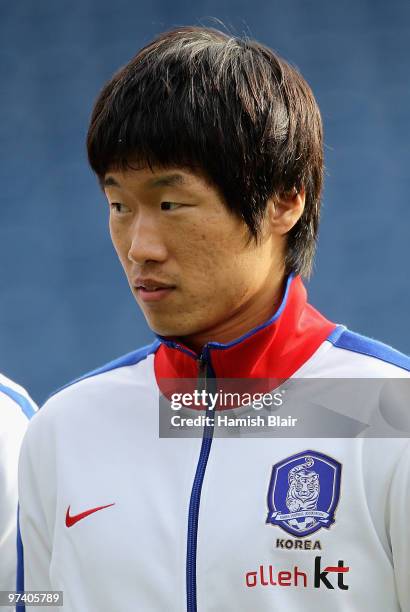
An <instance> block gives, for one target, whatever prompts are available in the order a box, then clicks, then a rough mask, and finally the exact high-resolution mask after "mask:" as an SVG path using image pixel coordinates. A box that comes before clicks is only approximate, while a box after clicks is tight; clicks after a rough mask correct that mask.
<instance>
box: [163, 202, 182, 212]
mask: <svg viewBox="0 0 410 612" xmlns="http://www.w3.org/2000/svg"><path fill="white" fill-rule="evenodd" d="M178 206H180V204H176V203H175V202H161V210H175V209H176V208H178Z"/></svg>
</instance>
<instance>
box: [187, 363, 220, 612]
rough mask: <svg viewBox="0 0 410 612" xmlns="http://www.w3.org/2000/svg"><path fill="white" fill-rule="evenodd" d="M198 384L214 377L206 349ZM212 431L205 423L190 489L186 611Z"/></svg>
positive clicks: (193, 604) (192, 591)
mask: <svg viewBox="0 0 410 612" xmlns="http://www.w3.org/2000/svg"><path fill="white" fill-rule="evenodd" d="M198 366H199V369H198V386H199V390H202V389H206V388H207V382H208V380H209V379H214V378H215V374H214V372H213V370H212V367H211V364H210V361H209V358H208V355H207V353H206V351H204V352H203V353H202V354H201V357H200V358H199V359H198ZM213 433H214V426H213V425H205V426H204V431H203V434H202V444H201V450H200V453H199V459H198V463H197V467H196V472H195V478H194V482H193V485H192V490H191V498H190V501H189V512H188V536H187V556H186V596H187V600H186V601H187V612H197V593H196V556H197V540H198V517H199V506H200V502H201V491H202V483H203V481H204V476H205V470H206V465H207V463H208V457H209V452H210V450H211V445H212V439H213Z"/></svg>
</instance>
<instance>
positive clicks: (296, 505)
mask: <svg viewBox="0 0 410 612" xmlns="http://www.w3.org/2000/svg"><path fill="white" fill-rule="evenodd" d="M341 471H342V466H341V464H340V463H339V462H338V461H336V460H335V459H332V457H329V456H328V455H324V454H323V453H319V452H316V451H311V450H307V451H303V452H302V453H298V454H297V455H292V456H290V457H287V458H286V459H283V460H282V461H279V463H276V464H275V465H274V466H273V468H272V476H271V479H270V484H269V491H268V509H269V512H268V516H267V519H266V522H267V523H270V524H272V525H278V526H279V527H281V528H282V529H283V530H284V531H286V532H287V533H290V534H291V535H296V536H307V535H309V534H311V533H314V532H315V531H318V530H319V529H321V528H322V527H326V528H327V529H329V527H331V525H332V524H333V523H334V520H335V519H334V513H335V510H336V506H337V504H338V502H339V495H340V477H341Z"/></svg>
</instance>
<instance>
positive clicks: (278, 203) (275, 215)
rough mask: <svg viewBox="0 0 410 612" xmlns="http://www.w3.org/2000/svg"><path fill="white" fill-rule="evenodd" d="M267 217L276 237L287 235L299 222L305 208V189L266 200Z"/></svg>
mask: <svg viewBox="0 0 410 612" xmlns="http://www.w3.org/2000/svg"><path fill="white" fill-rule="evenodd" d="M267 208H268V217H269V224H270V226H271V229H272V230H273V231H274V232H275V233H276V234H278V235H281V236H283V235H284V234H287V233H288V232H289V231H290V230H291V229H292V227H293V226H294V225H296V223H297V222H298V221H299V219H300V217H301V216H302V214H303V210H304V208H305V189H304V187H301V188H300V189H299V191H297V190H296V187H294V188H293V189H292V190H291V191H287V192H286V193H281V194H279V195H276V196H274V197H272V198H269V200H268V206H267Z"/></svg>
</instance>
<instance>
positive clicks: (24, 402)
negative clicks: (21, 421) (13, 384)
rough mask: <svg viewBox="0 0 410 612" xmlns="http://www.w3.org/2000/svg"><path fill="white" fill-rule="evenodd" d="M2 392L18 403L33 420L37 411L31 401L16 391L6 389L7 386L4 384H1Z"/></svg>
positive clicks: (0, 389)
mask: <svg viewBox="0 0 410 612" xmlns="http://www.w3.org/2000/svg"><path fill="white" fill-rule="evenodd" d="M0 391H1V392H2V393H4V395H7V396H8V397H9V398H10V399H12V400H13V401H14V402H16V404H18V405H19V406H20V408H21V410H22V411H23V413H24V414H25V415H26V417H27V418H28V419H31V417H32V416H33V414H35V410H34V408H33V406H32V404H31V403H30V401H29V400H28V399H27V398H26V397H24V395H21V393H18V391H15V390H14V389H11V388H10V387H6V385H2V384H0Z"/></svg>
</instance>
